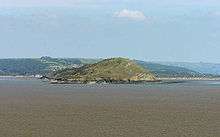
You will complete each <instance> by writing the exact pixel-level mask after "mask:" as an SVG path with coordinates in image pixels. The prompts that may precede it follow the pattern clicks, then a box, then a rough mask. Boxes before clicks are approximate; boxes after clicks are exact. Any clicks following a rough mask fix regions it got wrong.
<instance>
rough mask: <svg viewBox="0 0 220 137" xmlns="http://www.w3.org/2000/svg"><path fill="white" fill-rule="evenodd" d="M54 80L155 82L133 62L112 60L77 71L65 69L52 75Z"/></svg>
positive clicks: (122, 59)
mask: <svg viewBox="0 0 220 137" xmlns="http://www.w3.org/2000/svg"><path fill="white" fill-rule="evenodd" d="M54 79H56V80H61V81H62V80H63V81H80V82H91V81H104V82H135V81H155V80H156V79H155V77H154V76H153V75H152V74H151V73H150V72H149V71H147V70H146V69H144V68H143V67H141V66H139V65H137V64H136V63H135V62H134V61H131V60H129V59H124V58H112V59H106V60H103V61H100V62H98V63H95V64H92V65H85V66H83V67H80V68H77V69H65V70H62V71H58V72H56V73H55V74H54Z"/></svg>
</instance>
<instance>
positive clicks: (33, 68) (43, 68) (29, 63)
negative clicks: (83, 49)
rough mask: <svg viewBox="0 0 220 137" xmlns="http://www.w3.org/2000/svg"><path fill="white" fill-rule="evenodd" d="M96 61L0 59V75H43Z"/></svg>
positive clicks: (47, 58) (44, 58)
mask: <svg viewBox="0 0 220 137" xmlns="http://www.w3.org/2000/svg"><path fill="white" fill-rule="evenodd" d="M97 61H99V60H94V59H69V58H68V59H63V58H62V59H61V58H51V57H41V58H36V59H33V58H30V59H0V75H37V74H40V75H45V74H47V73H50V72H53V71H56V70H60V69H64V68H72V67H80V66H82V65H85V64H91V63H95V62H97Z"/></svg>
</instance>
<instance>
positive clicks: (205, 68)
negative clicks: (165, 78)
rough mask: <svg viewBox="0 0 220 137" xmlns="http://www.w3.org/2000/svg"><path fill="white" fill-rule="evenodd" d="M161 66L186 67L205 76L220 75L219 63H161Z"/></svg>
mask: <svg viewBox="0 0 220 137" xmlns="http://www.w3.org/2000/svg"><path fill="white" fill-rule="evenodd" d="M159 63H160V64H164V65H169V66H177V67H184V68H187V69H190V70H194V71H197V72H200V73H204V74H212V75H220V64H217V63H203V62H200V63H188V62H159Z"/></svg>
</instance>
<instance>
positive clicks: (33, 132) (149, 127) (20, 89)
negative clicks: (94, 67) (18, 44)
mask: <svg viewBox="0 0 220 137" xmlns="http://www.w3.org/2000/svg"><path fill="white" fill-rule="evenodd" d="M219 135H220V83H219V82H218V81H217V82H212V83H211V84H210V83H209V81H208V82H186V83H171V84H168V83H167V84H161V83H160V84H146V85H143V84H141V85H51V84H49V83H47V82H42V81H39V80H32V79H14V78H11V79H10V78H1V79H0V136H1V137H165V136H166V137H219Z"/></svg>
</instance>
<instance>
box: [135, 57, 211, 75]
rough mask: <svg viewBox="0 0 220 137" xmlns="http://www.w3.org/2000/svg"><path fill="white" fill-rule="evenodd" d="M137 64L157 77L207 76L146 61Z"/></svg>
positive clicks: (182, 68)
mask: <svg viewBox="0 0 220 137" xmlns="http://www.w3.org/2000/svg"><path fill="white" fill-rule="evenodd" d="M136 62H137V63H138V64H139V65H141V66H143V67H144V68H146V69H149V70H151V72H152V73H153V74H154V75H155V76H156V77H174V78H175V77H206V75H205V74H203V73H199V72H196V71H193V70H190V69H187V68H184V67H177V66H168V65H161V64H157V63H151V62H144V61H136ZM207 76H210V75H207Z"/></svg>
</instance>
